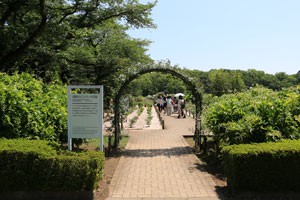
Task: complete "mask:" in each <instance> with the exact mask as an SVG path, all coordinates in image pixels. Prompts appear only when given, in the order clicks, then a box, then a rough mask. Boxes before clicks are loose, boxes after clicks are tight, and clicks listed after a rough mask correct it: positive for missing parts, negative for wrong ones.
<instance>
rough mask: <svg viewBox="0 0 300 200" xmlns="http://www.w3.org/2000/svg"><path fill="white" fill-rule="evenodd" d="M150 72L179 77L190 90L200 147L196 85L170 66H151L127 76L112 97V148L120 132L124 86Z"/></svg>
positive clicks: (116, 142)
mask: <svg viewBox="0 0 300 200" xmlns="http://www.w3.org/2000/svg"><path fill="white" fill-rule="evenodd" d="M151 72H160V73H165V74H171V75H172V76H174V77H177V78H179V79H181V80H182V81H183V82H184V83H185V84H186V86H187V89H188V90H190V91H191V93H192V95H193V97H194V99H195V106H196V116H195V132H194V138H195V145H196V146H198V147H200V144H201V130H202V129H201V112H202V94H201V92H199V90H198V89H197V87H196V85H195V84H194V83H193V82H192V81H191V80H190V79H189V78H188V77H186V76H184V75H183V74H181V73H179V72H177V71H175V70H174V69H171V68H151V69H142V70H141V71H139V72H137V73H135V74H134V75H131V76H129V77H128V78H127V79H126V80H125V81H124V83H123V84H122V86H121V87H120V89H119V90H118V92H117V93H116V95H115V97H114V137H115V140H114V148H118V146H119V140H120V134H121V125H120V99H121V96H122V95H123V92H124V91H125V89H126V87H127V86H128V85H129V84H130V83H131V82H132V81H133V80H135V79H137V78H139V77H140V76H142V75H144V74H147V73H151Z"/></svg>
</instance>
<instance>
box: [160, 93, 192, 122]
mask: <svg viewBox="0 0 300 200" xmlns="http://www.w3.org/2000/svg"><path fill="white" fill-rule="evenodd" d="M156 105H157V107H158V110H159V112H162V111H164V113H166V114H167V115H168V116H171V114H172V113H176V112H177V113H178V116H177V118H181V117H183V118H186V112H185V100H184V98H183V96H179V97H178V99H177V98H176V97H173V98H172V96H170V95H168V96H164V97H162V96H159V97H158V99H157V101H156Z"/></svg>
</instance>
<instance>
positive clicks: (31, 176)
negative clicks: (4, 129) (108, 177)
mask: <svg viewBox="0 0 300 200" xmlns="http://www.w3.org/2000/svg"><path fill="white" fill-rule="evenodd" d="M0 160H1V161H0V191H2V192H4V191H82V190H93V189H94V188H96V187H97V186H98V182H99V180H100V178H101V177H102V174H103V168H104V155H103V153H102V152H81V153H76V152H69V151H63V150H60V148H59V146H58V145H56V144H50V143H49V142H47V141H42V140H25V139H18V140H17V139H14V140H6V139H0Z"/></svg>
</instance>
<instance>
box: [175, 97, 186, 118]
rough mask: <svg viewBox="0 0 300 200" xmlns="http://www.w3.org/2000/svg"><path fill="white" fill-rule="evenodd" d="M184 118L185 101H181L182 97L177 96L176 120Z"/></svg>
mask: <svg viewBox="0 0 300 200" xmlns="http://www.w3.org/2000/svg"><path fill="white" fill-rule="evenodd" d="M181 117H183V118H186V115H185V100H184V99H183V96H181V95H180V96H179V100H178V117H177V118H181Z"/></svg>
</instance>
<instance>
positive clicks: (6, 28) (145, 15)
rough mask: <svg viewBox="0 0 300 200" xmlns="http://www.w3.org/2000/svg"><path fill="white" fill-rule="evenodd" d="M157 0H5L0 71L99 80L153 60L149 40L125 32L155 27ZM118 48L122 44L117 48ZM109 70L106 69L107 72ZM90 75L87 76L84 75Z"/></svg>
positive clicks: (1, 16) (0, 17)
mask: <svg viewBox="0 0 300 200" xmlns="http://www.w3.org/2000/svg"><path fill="white" fill-rule="evenodd" d="M155 4H156V2H154V3H147V4H140V3H139V2H138V0H117V1H114V0H51V1H50V0H30V1H29V0H22V1H20V0H3V1H1V2H0V70H1V71H6V72H13V71H16V70H17V71H30V72H33V73H36V74H38V75H40V76H42V77H43V78H45V77H53V75H57V76H58V77H60V78H62V80H64V81H82V80H74V78H75V77H78V74H79V75H80V76H82V78H83V79H85V78H87V79H88V80H90V78H91V77H89V76H90V75H91V74H92V73H97V76H95V77H92V78H93V79H94V80H95V81H97V82H101V81H103V77H105V76H107V75H108V74H111V73H113V72H116V71H118V70H119V69H120V68H126V67H128V65H129V64H132V63H135V62H149V60H150V58H149V57H148V56H147V55H145V51H146V49H145V46H147V45H148V44H149V42H148V41H143V40H135V39H132V38H130V37H129V36H128V35H127V34H126V32H125V31H126V30H127V29H129V28H130V27H133V28H145V27H149V28H155V25H154V24H153V22H152V19H151V18H150V15H151V10H152V8H153V7H154V6H155ZM116 47H117V49H115V48H116ZM102 72H105V73H102ZM85 76H86V77H85Z"/></svg>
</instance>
